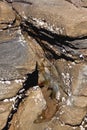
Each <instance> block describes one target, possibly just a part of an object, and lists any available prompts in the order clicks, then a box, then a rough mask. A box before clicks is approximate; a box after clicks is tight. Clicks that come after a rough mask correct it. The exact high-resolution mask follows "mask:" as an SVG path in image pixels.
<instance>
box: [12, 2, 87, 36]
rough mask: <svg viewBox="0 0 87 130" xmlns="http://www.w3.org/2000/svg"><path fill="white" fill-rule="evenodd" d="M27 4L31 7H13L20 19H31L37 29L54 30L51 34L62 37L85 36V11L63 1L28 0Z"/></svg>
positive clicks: (22, 5) (15, 4) (24, 5)
mask: <svg viewBox="0 0 87 130" xmlns="http://www.w3.org/2000/svg"><path fill="white" fill-rule="evenodd" d="M29 2H31V3H32V5H28V4H22V3H19V4H18V3H13V7H14V8H15V9H16V10H17V12H19V14H20V15H21V16H22V17H24V18H25V19H27V18H31V19H32V22H34V23H35V24H37V25H38V26H39V27H42V28H43V27H44V28H46V29H48V30H50V31H52V30H54V31H53V32H56V33H57V34H60V35H64V36H70V37H81V36H86V35H87V29H86V28H87V26H86V23H87V18H86V17H87V15H86V14H87V10H86V9H82V8H80V9H79V8H76V7H75V6H74V5H72V4H70V3H69V2H67V1H64V0H62V1H60V0H54V1H52V0H51V1H50V2H46V1H45V0H43V1H37V2H35V1H32V0H30V1H29ZM20 7H22V8H20ZM22 10H23V11H22ZM47 12H48V13H47ZM67 16H68V17H67ZM31 19H29V20H31ZM44 21H46V22H44Z"/></svg>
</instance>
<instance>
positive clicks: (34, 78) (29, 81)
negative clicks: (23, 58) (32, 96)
mask: <svg viewBox="0 0 87 130" xmlns="http://www.w3.org/2000/svg"><path fill="white" fill-rule="evenodd" d="M36 85H38V64H37V63H36V68H35V70H34V71H33V72H32V73H28V74H27V76H26V80H25V82H24V83H23V88H21V89H20V90H19V91H18V93H17V94H16V100H15V103H14V107H13V108H12V110H11V112H10V114H9V116H8V119H7V123H6V125H5V127H4V128H3V129H2V130H9V127H10V125H11V120H12V119H13V116H14V114H15V113H16V112H17V110H18V107H19V105H20V103H21V102H22V100H23V99H24V98H26V97H27V96H26V92H27V90H29V88H31V87H33V86H36Z"/></svg>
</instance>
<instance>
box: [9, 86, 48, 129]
mask: <svg viewBox="0 0 87 130" xmlns="http://www.w3.org/2000/svg"><path fill="white" fill-rule="evenodd" d="M27 94H28V97H27V98H26V99H25V100H24V103H23V102H22V103H21V104H20V106H19V110H18V111H17V114H16V115H15V117H14V119H13V122H12V125H13V126H14V129H13V130H29V128H32V126H33V123H34V121H35V119H36V118H37V116H38V114H40V113H41V111H42V109H44V108H45V105H46V102H45V100H44V97H43V95H42V92H41V90H40V88H37V89H36V90H31V91H30V92H29V93H27ZM15 121H16V124H14V122H15ZM11 128H12V126H11ZM11 128H10V130H11Z"/></svg>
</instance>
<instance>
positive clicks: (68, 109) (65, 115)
mask: <svg viewBox="0 0 87 130" xmlns="http://www.w3.org/2000/svg"><path fill="white" fill-rule="evenodd" d="M60 111H61V114H60V116H59V119H60V121H61V122H62V123H65V124H67V125H69V124H70V125H71V126H75V125H80V124H81V122H82V119H83V117H84V116H85V115H86V108H84V109H82V108H78V107H72V106H63V107H62V108H60Z"/></svg>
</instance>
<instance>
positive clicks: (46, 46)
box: [21, 21, 81, 61]
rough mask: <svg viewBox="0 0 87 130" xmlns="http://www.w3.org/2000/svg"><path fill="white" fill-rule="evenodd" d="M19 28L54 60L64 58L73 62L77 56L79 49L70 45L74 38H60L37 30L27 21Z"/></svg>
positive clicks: (48, 32)
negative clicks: (74, 56)
mask: <svg viewBox="0 0 87 130" xmlns="http://www.w3.org/2000/svg"><path fill="white" fill-rule="evenodd" d="M21 28H22V30H23V31H25V32H27V33H28V34H29V35H30V36H31V37H33V38H34V39H35V40H36V41H37V43H39V44H40V46H41V47H42V48H43V50H44V51H45V52H49V53H48V54H50V55H51V56H52V57H53V58H54V59H60V58H64V59H66V60H70V61H74V58H73V55H77V56H78V54H77V52H78V51H77V50H78V49H79V48H78V47H77V46H75V45H74V44H72V43H70V42H71V41H73V40H76V39H74V38H71V37H67V36H61V35H58V34H56V33H53V32H51V31H48V30H46V29H44V28H39V27H37V26H35V25H33V23H31V22H29V21H23V22H22V23H21ZM78 39H81V38H78ZM78 39H77V40H78ZM68 41H69V42H68ZM63 50H64V51H63ZM56 52H57V53H56ZM68 54H71V55H72V56H71V57H70V56H69V55H68ZM48 57H49V56H48Z"/></svg>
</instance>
